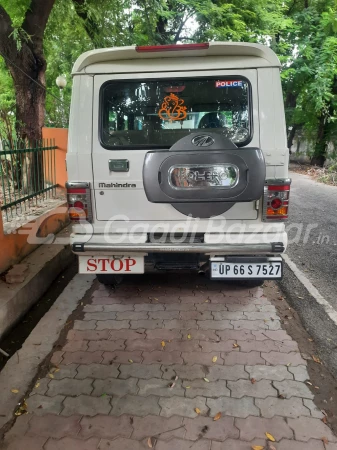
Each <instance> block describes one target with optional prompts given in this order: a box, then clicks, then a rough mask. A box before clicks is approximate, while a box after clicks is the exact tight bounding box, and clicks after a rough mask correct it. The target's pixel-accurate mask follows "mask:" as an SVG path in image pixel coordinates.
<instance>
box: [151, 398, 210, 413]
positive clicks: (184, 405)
mask: <svg viewBox="0 0 337 450" xmlns="http://www.w3.org/2000/svg"><path fill="white" fill-rule="evenodd" d="M159 405H160V407H161V411H160V415H161V416H164V417H171V416H175V415H178V416H182V417H190V418H193V417H197V416H198V413H197V412H196V409H197V408H198V409H199V410H200V412H201V414H203V415H205V414H207V411H208V408H207V406H206V399H205V398H203V397H195V398H193V399H190V398H183V397H177V396H174V397H171V398H160V399H159Z"/></svg>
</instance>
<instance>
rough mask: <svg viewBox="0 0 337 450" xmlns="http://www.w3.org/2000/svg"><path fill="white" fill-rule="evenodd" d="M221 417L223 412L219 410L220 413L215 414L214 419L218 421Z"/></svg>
mask: <svg viewBox="0 0 337 450" xmlns="http://www.w3.org/2000/svg"><path fill="white" fill-rule="evenodd" d="M220 418H221V412H218V414H216V415H215V416H214V419H213V420H214V421H216V420H219V419H220Z"/></svg>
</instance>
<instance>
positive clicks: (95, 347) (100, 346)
mask: <svg viewBox="0 0 337 450" xmlns="http://www.w3.org/2000/svg"><path fill="white" fill-rule="evenodd" d="M124 349H125V341H124V340H123V339H119V340H116V341H111V340H102V341H90V342H89V345H88V351H89V352H96V351H103V352H114V351H116V350H124Z"/></svg>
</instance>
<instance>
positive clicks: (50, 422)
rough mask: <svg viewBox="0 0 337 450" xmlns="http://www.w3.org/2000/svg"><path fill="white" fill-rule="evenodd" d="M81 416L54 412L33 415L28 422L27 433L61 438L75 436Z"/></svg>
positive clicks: (79, 427)
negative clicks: (59, 414)
mask: <svg viewBox="0 0 337 450" xmlns="http://www.w3.org/2000/svg"><path fill="white" fill-rule="evenodd" d="M80 420H81V416H72V417H62V416H56V415H55V414H47V415H45V416H33V417H32V418H31V420H30V422H29V430H28V435H32V436H34V435H36V436H44V437H47V438H49V437H51V438H55V439H61V438H63V437H66V436H74V437H75V436H76V435H77V434H78V432H79V431H80V429H81V426H80Z"/></svg>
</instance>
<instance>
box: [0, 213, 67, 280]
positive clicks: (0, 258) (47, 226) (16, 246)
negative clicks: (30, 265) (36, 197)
mask: <svg viewBox="0 0 337 450" xmlns="http://www.w3.org/2000/svg"><path fill="white" fill-rule="evenodd" d="M68 223H69V217H68V208H67V206H66V204H64V205H62V206H60V207H58V208H55V209H53V210H51V211H49V212H47V213H45V214H42V215H41V216H40V217H39V218H38V219H37V220H36V221H32V222H28V224H26V225H24V226H22V227H20V228H18V229H16V230H15V233H11V234H4V232H3V224H2V215H1V213H0V274H1V273H3V272H5V271H6V270H7V269H9V268H10V267H11V266H12V265H14V264H17V263H19V262H20V261H22V259H23V258H24V257H25V256H27V255H29V254H30V253H31V252H32V251H33V250H35V249H36V248H37V247H39V246H40V245H41V238H44V237H47V236H48V235H50V234H51V233H53V234H56V233H58V232H59V231H60V230H62V228H64V227H65V226H66V225H67V224H68ZM30 228H31V230H32V231H31V232H30V234H29V235H28V232H29V231H30V230H29V229H30ZM35 237H36V238H37V239H35ZM27 240H28V241H29V242H27ZM34 242H36V243H34ZM50 243H51V242H49V244H50Z"/></svg>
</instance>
